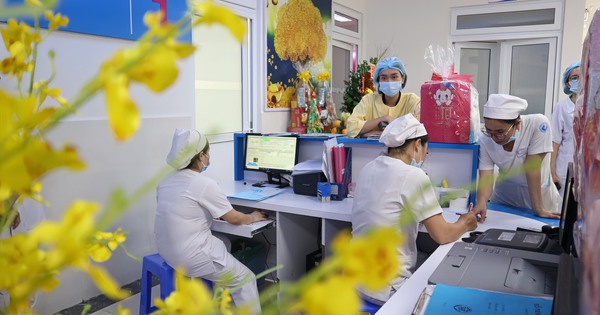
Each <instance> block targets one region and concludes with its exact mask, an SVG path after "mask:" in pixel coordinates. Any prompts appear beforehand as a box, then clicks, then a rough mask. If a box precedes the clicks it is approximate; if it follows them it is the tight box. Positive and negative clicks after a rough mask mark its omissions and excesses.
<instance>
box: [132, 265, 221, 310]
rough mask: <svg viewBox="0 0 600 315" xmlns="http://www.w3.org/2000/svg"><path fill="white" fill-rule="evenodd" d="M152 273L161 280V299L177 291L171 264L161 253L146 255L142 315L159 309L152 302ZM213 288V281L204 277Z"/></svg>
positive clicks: (142, 290)
mask: <svg viewBox="0 0 600 315" xmlns="http://www.w3.org/2000/svg"><path fill="white" fill-rule="evenodd" d="M152 275H155V276H157V277H158V279H159V280H160V299H161V300H164V299H166V298H167V297H168V296H169V295H170V294H171V292H173V291H175V270H174V269H173V267H171V266H169V264H167V263H166V262H165V260H164V259H163V258H162V257H160V255H159V254H153V255H148V256H144V260H143V263H142V289H141V292H140V315H147V314H150V313H152V312H154V311H156V310H157V308H156V306H153V305H151V303H152V301H151V300H152ZM202 281H203V282H204V284H205V285H206V286H208V289H209V290H212V282H210V281H208V280H204V279H202Z"/></svg>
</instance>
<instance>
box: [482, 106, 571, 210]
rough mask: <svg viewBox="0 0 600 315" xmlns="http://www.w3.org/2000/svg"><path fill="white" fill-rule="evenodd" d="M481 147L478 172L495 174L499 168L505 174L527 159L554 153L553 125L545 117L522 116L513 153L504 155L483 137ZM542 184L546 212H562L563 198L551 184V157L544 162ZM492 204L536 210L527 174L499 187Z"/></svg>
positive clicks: (497, 147) (538, 115)
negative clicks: (491, 171) (493, 171)
mask: <svg viewBox="0 0 600 315" xmlns="http://www.w3.org/2000/svg"><path fill="white" fill-rule="evenodd" d="M479 146H480V152H479V169H480V170H493V169H494V165H496V166H498V169H499V170H500V172H505V171H508V170H509V169H511V168H513V167H521V166H522V165H523V163H524V161H525V158H526V157H527V156H528V155H534V154H540V153H550V152H552V136H551V132H550V124H549V122H548V119H547V118H546V116H544V115H542V114H532V115H523V116H521V128H520V130H519V135H518V136H517V139H516V140H515V144H514V147H513V149H512V151H511V152H507V151H505V150H504V148H503V147H502V146H501V145H498V144H496V143H495V142H494V141H493V140H492V138H490V137H480V140H479ZM541 182H542V201H543V205H544V209H545V210H550V211H559V206H560V196H559V194H558V190H557V189H556V186H554V183H553V182H552V176H551V173H550V154H547V155H546V157H545V158H544V160H543V161H542V167H541ZM491 201H492V202H495V203H500V204H505V205H509V206H514V207H520V208H528V209H533V205H532V203H531V198H530V197H529V189H528V185H527V178H526V176H525V173H521V174H518V175H516V176H513V177H511V178H508V179H506V180H504V181H502V182H499V183H496V186H495V187H494V193H493V195H492V199H491Z"/></svg>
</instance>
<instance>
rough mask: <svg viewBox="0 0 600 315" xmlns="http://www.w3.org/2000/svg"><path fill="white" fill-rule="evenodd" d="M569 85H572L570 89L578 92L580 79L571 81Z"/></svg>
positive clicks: (575, 92)
mask: <svg viewBox="0 0 600 315" xmlns="http://www.w3.org/2000/svg"><path fill="white" fill-rule="evenodd" d="M569 85H570V86H571V87H570V88H569V91H571V93H573V94H577V91H578V90H579V80H572V81H569Z"/></svg>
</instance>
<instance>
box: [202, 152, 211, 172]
mask: <svg viewBox="0 0 600 315" xmlns="http://www.w3.org/2000/svg"><path fill="white" fill-rule="evenodd" d="M206 156H207V157H208V154H206ZM200 164H202V169H201V170H200V172H205V171H206V170H207V169H208V166H209V165H210V158H209V160H208V163H207V164H206V165H204V162H202V160H200Z"/></svg>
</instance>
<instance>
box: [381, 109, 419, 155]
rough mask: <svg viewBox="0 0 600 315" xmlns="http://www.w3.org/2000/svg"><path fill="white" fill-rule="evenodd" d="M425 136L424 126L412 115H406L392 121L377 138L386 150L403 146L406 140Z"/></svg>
mask: <svg viewBox="0 0 600 315" xmlns="http://www.w3.org/2000/svg"><path fill="white" fill-rule="evenodd" d="M424 135H427V130H425V126H423V124H422V123H420V122H419V121H418V120H417V119H416V118H415V116H413V115H412V114H406V115H404V116H402V117H399V118H397V119H394V121H392V122H391V123H390V124H389V125H388V126H387V127H385V129H384V130H383V133H381V136H380V137H379V142H381V143H383V144H385V146H386V147H388V148H396V147H399V146H401V145H403V144H404V142H406V140H410V139H414V138H418V137H422V136H424Z"/></svg>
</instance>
